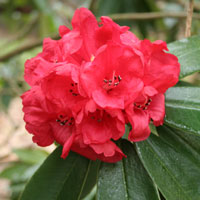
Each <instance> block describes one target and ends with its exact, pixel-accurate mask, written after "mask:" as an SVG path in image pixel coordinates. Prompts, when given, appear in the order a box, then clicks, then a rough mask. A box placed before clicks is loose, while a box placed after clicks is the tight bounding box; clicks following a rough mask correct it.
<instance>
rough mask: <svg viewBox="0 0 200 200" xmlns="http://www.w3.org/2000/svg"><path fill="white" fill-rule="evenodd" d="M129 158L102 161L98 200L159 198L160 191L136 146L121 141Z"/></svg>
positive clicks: (156, 199)
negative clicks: (144, 165) (109, 161)
mask: <svg viewBox="0 0 200 200" xmlns="http://www.w3.org/2000/svg"><path fill="white" fill-rule="evenodd" d="M121 142H122V143H121V147H122V150H123V152H124V153H125V154H126V155H127V158H125V159H123V160H122V161H120V162H117V163H102V164H101V167H100V171H99V176H98V183H97V200H105V199H109V200H128V199H131V200H158V199H159V197H158V193H157V190H156V188H155V186H154V185H153V182H152V180H151V179H150V177H149V175H148V174H147V172H146V171H145V169H144V167H143V165H142V163H141V161H140V159H139V158H138V156H137V153H136V151H135V149H134V146H133V145H132V144H131V143H130V142H128V141H127V140H122V141H121Z"/></svg>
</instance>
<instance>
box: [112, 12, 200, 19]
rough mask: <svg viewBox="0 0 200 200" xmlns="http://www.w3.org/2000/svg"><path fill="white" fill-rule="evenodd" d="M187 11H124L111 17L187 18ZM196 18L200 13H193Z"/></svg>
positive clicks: (199, 16) (198, 17) (199, 17)
mask: <svg viewBox="0 0 200 200" xmlns="http://www.w3.org/2000/svg"><path fill="white" fill-rule="evenodd" d="M187 16H188V15H187V12H150V13H123V14H112V15H110V17H111V18H112V19H113V20H149V19H160V18H180V19H184V18H187ZM192 17H193V18H194V19H200V14H197V13H195V14H193V16H192Z"/></svg>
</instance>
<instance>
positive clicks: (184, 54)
mask: <svg viewBox="0 0 200 200" xmlns="http://www.w3.org/2000/svg"><path fill="white" fill-rule="evenodd" d="M168 48H169V50H170V53H172V54H174V55H176V56H177V57H178V59H179V62H180V64H181V73H180V78H183V77H185V76H187V75H190V74H192V73H194V72H197V71H200V56H199V55H200V36H199V35H198V36H193V37H190V38H185V39H182V40H179V41H176V42H172V43H170V44H169V45H168Z"/></svg>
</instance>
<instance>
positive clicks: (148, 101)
mask: <svg viewBox="0 0 200 200" xmlns="http://www.w3.org/2000/svg"><path fill="white" fill-rule="evenodd" d="M151 102H152V99H151V98H148V99H146V101H145V102H144V103H134V107H135V108H137V109H142V110H147V109H148V107H149V105H150V104H151Z"/></svg>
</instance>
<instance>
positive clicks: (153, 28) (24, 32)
mask: <svg viewBox="0 0 200 200" xmlns="http://www.w3.org/2000/svg"><path fill="white" fill-rule="evenodd" d="M186 3H187V1H185V0H157V1H154V0H115V1H113V0H85V1H83V0H62V1H60V0H43V1H41V0H0V170H1V171H2V173H1V174H0V178H1V179H0V199H1V200H7V199H13V200H14V199H17V197H18V195H19V193H20V192H21V190H22V189H23V188H24V185H25V183H26V182H27V180H28V179H29V178H30V176H31V175H32V174H33V173H34V171H35V170H36V169H37V167H38V166H39V164H40V163H41V162H42V161H43V160H44V159H45V158H46V157H47V155H48V152H51V151H52V150H53V149H54V148H55V147H54V146H52V147H50V148H46V149H45V150H41V149H40V148H38V147H36V145H34V144H33V143H32V141H31V136H30V135H29V134H27V133H26V131H25V129H24V123H23V119H22V117H23V114H22V112H21V101H20V98H19V96H20V95H21V94H22V93H23V92H24V91H26V90H27V89H28V85H27V84H26V83H25V82H24V80H23V71H24V62H25V60H26V59H28V58H31V57H33V56H34V55H36V54H37V53H38V52H39V51H41V43H42V40H43V38H44V37H55V38H56V37H58V27H59V25H62V24H65V25H67V26H68V27H70V26H71V25H70V21H71V18H72V16H73V13H74V11H75V9H77V8H78V7H81V6H84V7H87V8H89V9H90V10H92V12H93V13H94V14H95V15H96V16H97V17H99V16H101V15H109V16H111V17H113V18H115V21H116V22H117V23H119V24H121V25H128V26H130V27H131V30H132V31H133V32H134V33H135V34H136V35H137V36H138V37H139V38H140V39H144V38H148V39H150V40H152V41H153V40H157V39H162V40H165V41H166V42H172V41H174V40H177V39H182V38H184V33H185V18H184V17H182V18H178V17H174V18H166V17H165V18H161V17H158V18H157V19H151V20H149V19H146V20H133V19H129V18H130V16H128V17H127V19H125V20H123V19H122V17H121V14H123V13H136V14H137V13H138V14H141V13H144V12H145V13H152V12H168V13H169V12H170V13H181V12H185V8H186ZM199 11H200V2H199V0H195V4H194V12H195V14H196V16H197V15H198V14H199ZM198 16H199V18H198V17H197V18H198V19H196V18H194V19H193V24H192V29H191V33H192V35H196V34H200V14H199V15H198ZM185 80H186V81H188V82H190V83H192V84H196V85H200V76H199V73H195V74H194V75H192V76H190V77H187V78H186V79H185ZM30 158H31V159H30ZM5 169H6V170H5Z"/></svg>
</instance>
